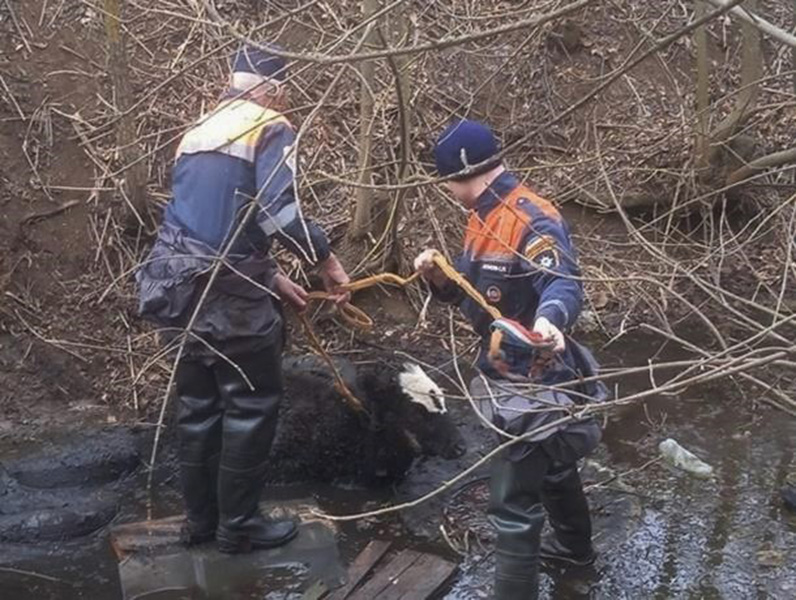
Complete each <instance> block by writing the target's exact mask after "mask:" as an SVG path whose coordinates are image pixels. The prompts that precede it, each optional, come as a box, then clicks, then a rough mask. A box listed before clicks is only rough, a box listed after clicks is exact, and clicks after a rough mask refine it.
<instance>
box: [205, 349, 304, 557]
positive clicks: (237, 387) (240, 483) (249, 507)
mask: <svg viewBox="0 0 796 600" xmlns="http://www.w3.org/2000/svg"><path fill="white" fill-rule="evenodd" d="M232 360H233V362H234V363H235V364H236V365H237V366H238V367H239V368H240V369H241V370H242V371H243V372H244V373H245V374H246V377H247V378H248V380H249V382H250V383H251V387H250V386H249V384H248V383H247V382H246V381H245V380H244V379H243V377H241V375H240V373H239V372H238V370H237V369H235V367H233V366H232V365H230V364H228V363H224V364H221V363H219V364H217V365H216V381H217V382H218V386H219V390H220V392H221V396H222V398H223V400H224V409H225V410H224V435H223V450H222V453H221V465H220V467H219V473H218V475H219V476H218V499H219V513H220V522H219V526H218V530H217V532H216V539H217V541H218V548H219V550H221V551H222V552H226V553H230V554H235V553H239V552H250V551H251V550H256V549H258V548H274V547H276V546H281V545H282V544H286V543H287V542H289V541H290V540H292V539H293V538H294V537H296V534H297V533H298V527H297V526H296V523H295V522H293V521H287V520H286V521H272V520H269V519H266V518H265V517H263V515H262V514H261V513H260V509H259V502H260V493H261V491H262V488H263V483H264V481H263V476H264V474H265V468H266V465H267V462H266V461H267V458H268V452H269V450H270V448H271V444H272V443H273V440H274V437H275V435H276V421H277V416H278V413H279V404H280V402H281V399H282V388H283V384H282V363H281V345H274V346H272V347H269V348H266V349H264V350H261V351H259V352H256V353H252V354H248V355H244V356H236V357H232ZM252 387H253V388H254V389H252Z"/></svg>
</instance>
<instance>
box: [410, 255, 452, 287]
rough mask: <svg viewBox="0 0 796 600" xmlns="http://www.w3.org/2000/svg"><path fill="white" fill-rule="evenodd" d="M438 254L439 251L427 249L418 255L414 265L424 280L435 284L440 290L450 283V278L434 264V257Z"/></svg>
mask: <svg viewBox="0 0 796 600" xmlns="http://www.w3.org/2000/svg"><path fill="white" fill-rule="evenodd" d="M438 253H439V252H438V251H437V250H434V249H432V248H427V249H426V250H423V251H422V252H421V253H420V254H418V255H417V258H415V263H414V264H415V271H417V272H418V273H420V276H421V277H422V278H423V279H425V280H426V281H428V282H431V283H433V284H434V285H435V286H436V287H438V288H443V287H444V286H445V284H446V283H447V281H448V277H447V276H446V275H445V273H443V272H442V269H440V268H439V267H438V266H437V263H435V262H434V255H435V254H438Z"/></svg>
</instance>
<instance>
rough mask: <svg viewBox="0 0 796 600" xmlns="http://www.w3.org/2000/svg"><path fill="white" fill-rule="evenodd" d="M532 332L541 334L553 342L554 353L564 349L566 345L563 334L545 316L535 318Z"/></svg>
mask: <svg viewBox="0 0 796 600" xmlns="http://www.w3.org/2000/svg"><path fill="white" fill-rule="evenodd" d="M533 332H534V333H536V334H538V335H540V336H542V338H543V339H545V340H549V341H550V342H553V352H555V353H556V354H558V353H559V352H563V351H564V348H565V347H566V340H565V338H564V334H563V333H562V332H561V330H560V329H559V328H558V327H556V326H555V325H553V324H552V323H551V322H550V321H548V320H547V319H546V318H545V317H539V318H538V319H536V323H534V324H533Z"/></svg>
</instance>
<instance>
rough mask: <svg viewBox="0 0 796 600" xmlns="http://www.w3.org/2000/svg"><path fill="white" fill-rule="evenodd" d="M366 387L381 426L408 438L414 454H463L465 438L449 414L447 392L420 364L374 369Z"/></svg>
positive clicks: (451, 456) (453, 455)
mask: <svg viewBox="0 0 796 600" xmlns="http://www.w3.org/2000/svg"><path fill="white" fill-rule="evenodd" d="M365 388H366V390H367V392H366V393H367V396H368V400H369V401H370V403H371V406H372V409H374V410H375V411H376V412H377V414H378V416H379V420H380V422H381V425H382V427H383V428H384V429H385V430H389V431H390V432H395V433H397V434H399V435H400V436H401V437H402V438H403V439H405V440H406V442H407V443H408V445H409V446H410V448H411V449H412V451H413V453H414V454H415V455H421V454H427V455H432V456H441V457H443V458H456V457H459V456H461V455H462V454H464V452H465V449H466V447H465V443H464V439H463V438H462V436H461V434H460V433H459V430H458V429H457V427H456V424H455V423H454V422H453V420H452V419H451V417H450V415H449V414H448V410H447V406H446V404H445V395H444V394H443V392H442V390H441V389H440V387H439V386H438V385H437V384H436V383H435V382H434V380H433V379H431V377H429V376H428V374H426V372H425V371H424V370H423V369H422V368H421V367H420V366H419V365H416V364H414V363H406V364H404V365H403V367H402V368H401V369H400V370H399V371H397V372H396V371H394V370H382V371H379V372H376V373H373V374H372V375H371V376H370V377H368V378H367V380H366V382H365Z"/></svg>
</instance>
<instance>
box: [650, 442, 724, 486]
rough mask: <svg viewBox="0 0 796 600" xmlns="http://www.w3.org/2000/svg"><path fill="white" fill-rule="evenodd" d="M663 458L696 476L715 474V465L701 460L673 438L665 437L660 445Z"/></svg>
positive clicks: (706, 476) (704, 477)
mask: <svg viewBox="0 0 796 600" xmlns="http://www.w3.org/2000/svg"><path fill="white" fill-rule="evenodd" d="M658 450H660V451H661V454H662V455H663V458H664V459H665V460H666V461H667V462H668V463H669V464H671V465H672V466H675V467H677V468H678V469H682V470H683V471H686V472H687V473H690V474H691V475H693V476H694V477H699V478H700V479H707V478H708V477H710V476H711V475H713V467H711V466H710V465H709V464H707V463H706V462H703V461H701V460H700V459H699V458H698V457H697V456H696V455H695V454H693V453H691V452H689V451H688V450H686V449H685V448H683V447H682V446H681V445H680V444H678V443H677V442H675V441H674V440H673V439H671V438H669V439H665V440H663V441H662V442H661V443H660V444H659V445H658Z"/></svg>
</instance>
